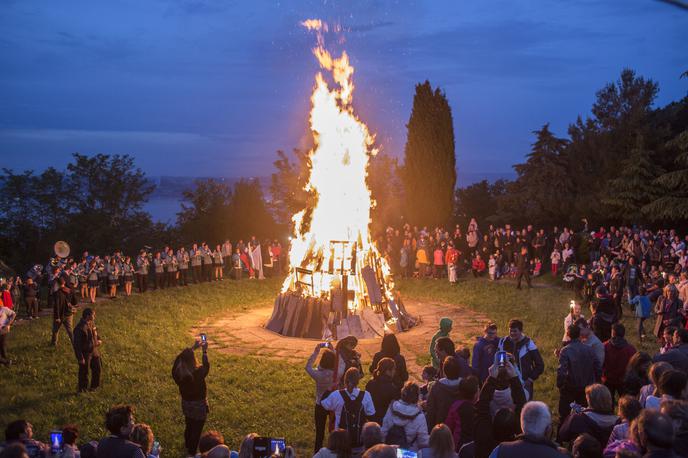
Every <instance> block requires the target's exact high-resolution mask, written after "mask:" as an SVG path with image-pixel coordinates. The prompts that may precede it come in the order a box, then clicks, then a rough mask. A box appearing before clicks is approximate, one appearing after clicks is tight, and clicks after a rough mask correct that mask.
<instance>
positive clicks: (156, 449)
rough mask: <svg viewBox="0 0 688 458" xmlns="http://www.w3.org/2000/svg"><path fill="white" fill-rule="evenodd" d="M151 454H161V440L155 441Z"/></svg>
mask: <svg viewBox="0 0 688 458" xmlns="http://www.w3.org/2000/svg"><path fill="white" fill-rule="evenodd" d="M150 454H151V455H153V456H160V442H158V441H155V442H153V448H151V453H150Z"/></svg>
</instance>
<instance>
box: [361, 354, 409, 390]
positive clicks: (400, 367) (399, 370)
mask: <svg viewBox="0 0 688 458" xmlns="http://www.w3.org/2000/svg"><path fill="white" fill-rule="evenodd" d="M382 358H392V359H393V360H394V364H395V366H396V370H395V371H394V378H393V380H394V383H396V384H397V385H399V388H401V387H403V386H404V383H406V381H407V380H408V378H409V374H408V369H406V360H405V359H404V357H403V356H402V355H394V356H385V355H384V354H383V353H382V352H381V351H379V352H377V353H375V355H374V356H373V362H372V363H370V372H371V373H372V372H373V371H374V370H375V368H376V367H377V363H379V362H380V360H381V359H382Z"/></svg>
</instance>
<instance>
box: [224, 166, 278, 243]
mask: <svg viewBox="0 0 688 458" xmlns="http://www.w3.org/2000/svg"><path fill="white" fill-rule="evenodd" d="M229 215H230V219H231V221H232V224H231V227H230V229H229V231H228V235H229V236H231V237H232V238H233V239H238V238H246V237H249V236H253V235H255V236H256V237H258V238H259V239H263V238H265V237H271V238H272V237H275V236H276V235H277V234H278V233H279V232H278V231H279V229H278V227H277V226H276V225H275V220H274V219H273V217H272V215H271V214H270V211H269V209H268V206H267V204H266V203H265V199H264V198H263V190H262V189H261V187H260V182H259V181H258V180H257V179H254V180H241V181H239V182H238V183H236V185H234V192H233V193H232V197H231V200H230V203H229Z"/></svg>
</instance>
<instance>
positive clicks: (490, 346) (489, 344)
mask: <svg viewBox="0 0 688 458" xmlns="http://www.w3.org/2000/svg"><path fill="white" fill-rule="evenodd" d="M498 346H499V339H493V340H487V339H486V338H484V337H478V338H476V342H475V345H473V360H472V361H471V366H472V367H473V371H475V372H476V373H477V375H478V379H479V380H480V382H481V383H482V382H484V381H485V379H486V378H487V370H488V369H489V367H490V366H492V364H493V363H494V355H495V353H496V352H497V347H498Z"/></svg>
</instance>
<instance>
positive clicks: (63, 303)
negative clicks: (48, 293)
mask: <svg viewBox="0 0 688 458" xmlns="http://www.w3.org/2000/svg"><path fill="white" fill-rule="evenodd" d="M78 303H79V301H78V300H77V298H76V295H75V294H74V292H73V291H72V290H71V289H69V288H67V287H66V286H64V287H62V288H60V289H59V290H57V293H56V294H55V304H54V305H53V319H54V320H60V321H62V320H64V319H65V318H66V317H69V316H72V315H73V314H74V307H76V305H77V304H78Z"/></svg>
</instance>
